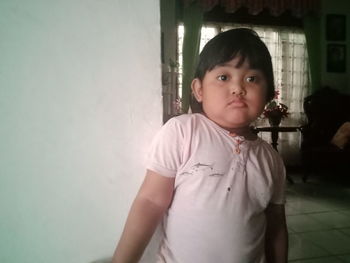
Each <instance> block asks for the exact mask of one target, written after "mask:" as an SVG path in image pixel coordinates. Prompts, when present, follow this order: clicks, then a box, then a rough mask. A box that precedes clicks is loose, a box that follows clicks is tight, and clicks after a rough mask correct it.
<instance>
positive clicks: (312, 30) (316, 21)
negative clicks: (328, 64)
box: [303, 15, 322, 93]
mask: <svg viewBox="0 0 350 263" xmlns="http://www.w3.org/2000/svg"><path fill="white" fill-rule="evenodd" d="M303 24H304V32H305V37H306V44H307V50H308V54H309V64H310V78H311V92H312V93H313V92H314V91H316V90H317V89H319V88H320V86H321V72H322V69H321V65H322V64H321V55H320V54H321V40H320V36H321V33H320V30H321V27H320V18H319V17H318V16H315V15H314V16H311V15H309V16H305V17H304V19H303Z"/></svg>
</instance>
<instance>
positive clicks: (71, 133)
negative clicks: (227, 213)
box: [0, 0, 350, 263]
mask: <svg viewBox="0 0 350 263" xmlns="http://www.w3.org/2000/svg"><path fill="white" fill-rule="evenodd" d="M165 2H166V4H164V3H165ZM321 4H322V5H321V10H320V14H319V16H317V17H314V18H313V19H312V20H310V21H309V22H310V26H311V27H312V28H313V30H315V33H316V37H315V38H313V39H311V40H310V42H309V43H308V45H310V46H311V48H310V49H309V50H310V51H309V57H312V58H313V59H315V61H316V62H317V63H316V70H315V72H316V76H318V77H317V78H316V79H314V81H315V82H314V83H315V84H313V89H317V88H319V87H321V86H323V85H329V86H331V87H334V88H337V89H339V90H341V91H344V92H349V91H350V80H349V79H348V76H347V72H345V73H341V74H339V73H337V74H335V73H329V72H327V71H326V46H327V42H326V41H325V28H324V26H325V17H326V15H327V14H344V15H346V17H347V20H346V21H347V27H346V28H347V31H346V36H347V40H348V39H349V37H350V32H349V29H350V26H349V22H350V18H349V15H348V14H350V6H349V2H348V1H346V0H333V1H327V0H323V1H321ZM174 10H175V1H174V0H161V1H157V0H142V1H136V0H101V1H95V0H74V1H68V0H62V1H53V0H32V1H25V0H2V1H0V54H1V59H0V121H1V124H0V208H1V210H0V262H6V263H17V262H24V263H32V262H35V263H41V262H43V263H46V262H50V263H56V262H57V263H61V262H65V263H90V262H94V261H100V262H101V260H103V259H104V258H109V257H110V256H111V255H112V253H113V250H114V248H115V245H116V242H117V240H118V239H119V236H120V234H121V231H122V228H123V225H124V222H125V219H126V216H127V213H128V210H129V207H130V204H131V202H132V200H133V198H134V196H135V194H136V191H137V189H138V188H139V185H140V183H141V181H142V179H143V176H144V168H143V162H144V157H145V155H146V152H147V148H148V146H149V143H150V141H151V139H152V137H153V136H154V134H155V132H156V131H157V130H158V129H159V127H160V126H161V125H162V119H163V116H162V115H163V105H162V78H161V69H162V68H167V63H168V62H169V61H170V60H169V59H172V60H173V61H176V34H175V29H176V26H177V21H176V19H175V12H174ZM161 12H162V14H164V15H165V17H166V19H162V30H161V25H160V20H161V19H160V14H161ZM161 39H164V41H163V44H164V50H163V55H164V60H163V61H164V63H163V64H162V60H161V58H162V57H161ZM346 43H348V42H346ZM346 45H347V48H348V44H346ZM349 53H350V52H347V62H346V63H347V64H346V68H347V71H348V69H349Z"/></svg>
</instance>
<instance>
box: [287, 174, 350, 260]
mask: <svg viewBox="0 0 350 263" xmlns="http://www.w3.org/2000/svg"><path fill="white" fill-rule="evenodd" d="M292 177H293V179H294V181H295V183H294V184H293V185H291V184H289V185H288V187H287V203H286V213H287V224H288V232H289V257H288V258H289V261H288V262H294V263H333V262H334V263H338V262H339V263H340V262H349V263H350V185H348V184H347V185H344V184H333V183H330V182H329V181H327V182H325V181H322V180H320V179H319V178H318V177H316V176H314V177H311V178H310V179H309V181H308V182H307V183H303V182H302V181H301V178H300V176H298V175H296V174H295V175H292Z"/></svg>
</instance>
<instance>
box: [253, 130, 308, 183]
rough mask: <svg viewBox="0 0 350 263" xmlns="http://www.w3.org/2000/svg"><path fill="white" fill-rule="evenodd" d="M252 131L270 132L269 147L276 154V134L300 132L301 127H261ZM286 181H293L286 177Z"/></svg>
mask: <svg viewBox="0 0 350 263" xmlns="http://www.w3.org/2000/svg"><path fill="white" fill-rule="evenodd" d="M253 131H254V132H255V133H256V134H258V133H259V132H271V145H272V147H273V148H274V149H275V150H276V151H277V152H278V149H277V146H278V133H280V132H298V131H301V126H262V127H259V126H257V127H253ZM287 180H288V181H289V182H290V183H292V184H293V183H294V181H293V179H292V178H291V177H290V176H288V175H287Z"/></svg>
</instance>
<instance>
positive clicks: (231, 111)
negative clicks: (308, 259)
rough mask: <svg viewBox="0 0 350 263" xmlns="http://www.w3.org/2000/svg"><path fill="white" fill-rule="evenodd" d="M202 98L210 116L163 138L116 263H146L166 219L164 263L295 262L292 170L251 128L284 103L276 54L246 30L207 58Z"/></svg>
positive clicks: (199, 88) (174, 125) (166, 129)
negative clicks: (289, 215)
mask: <svg viewBox="0 0 350 263" xmlns="http://www.w3.org/2000/svg"><path fill="white" fill-rule="evenodd" d="M192 91H193V94H194V96H195V98H196V100H197V101H198V102H199V103H200V104H201V106H202V113H195V114H186V115H181V116H178V117H175V118H172V119H171V120H169V121H168V122H167V123H166V124H165V125H164V126H163V127H162V129H161V130H160V132H159V133H158V135H157V136H156V138H155V140H154V142H153V145H152V147H151V151H150V154H149V159H148V166H147V169H148V170H147V174H146V177H145V180H144V182H143V184H142V186H141V189H140V191H139V193H138V194H137V197H136V199H135V201H134V203H133V205H132V208H131V211H130V213H129V216H128V219H127V222H126V225H125V229H124V232H123V234H122V237H121V240H120V241H119V244H118V246H117V249H116V252H115V254H114V258H113V262H114V263H125V262H138V260H139V259H140V257H141V256H142V253H143V251H144V249H145V247H146V246H147V244H148V242H149V240H150V239H151V237H152V235H153V233H154V231H155V229H156V227H157V226H158V224H159V223H160V222H161V229H162V231H163V233H164V237H163V240H162V242H161V244H160V248H159V251H158V260H157V262H166V263H175V262H176V263H198V262H200V263H216V262H217V263H262V262H268V263H273V262H278V263H284V262H287V247H288V244H287V243H288V236H287V228H286V220H285V212H284V202H285V199H284V198H285V197H284V185H285V168H284V165H283V162H282V160H281V158H280V156H279V155H278V153H277V152H276V151H275V150H274V149H273V148H272V147H271V145H270V144H268V143H267V142H265V141H263V140H261V139H260V138H259V137H257V136H256V135H255V134H253V133H252V132H251V129H250V124H251V122H253V121H254V120H255V119H256V118H257V117H258V116H260V114H261V113H262V111H263V109H264V106H265V104H266V103H267V102H268V101H270V100H271V99H272V98H273V96H274V81H273V71H272V64H271V56H270V54H269V52H268V50H267V48H266V46H265V44H264V43H263V42H262V41H261V40H260V38H259V37H258V35H257V34H256V33H255V32H254V31H252V30H250V29H245V28H240V29H233V30H229V31H226V32H223V33H220V34H219V35H217V36H216V37H214V38H213V39H212V40H210V41H209V42H208V43H207V45H206V46H205V47H204V49H203V51H202V52H201V54H200V59H199V64H198V67H197V70H196V75H195V79H194V80H193V82H192Z"/></svg>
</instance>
